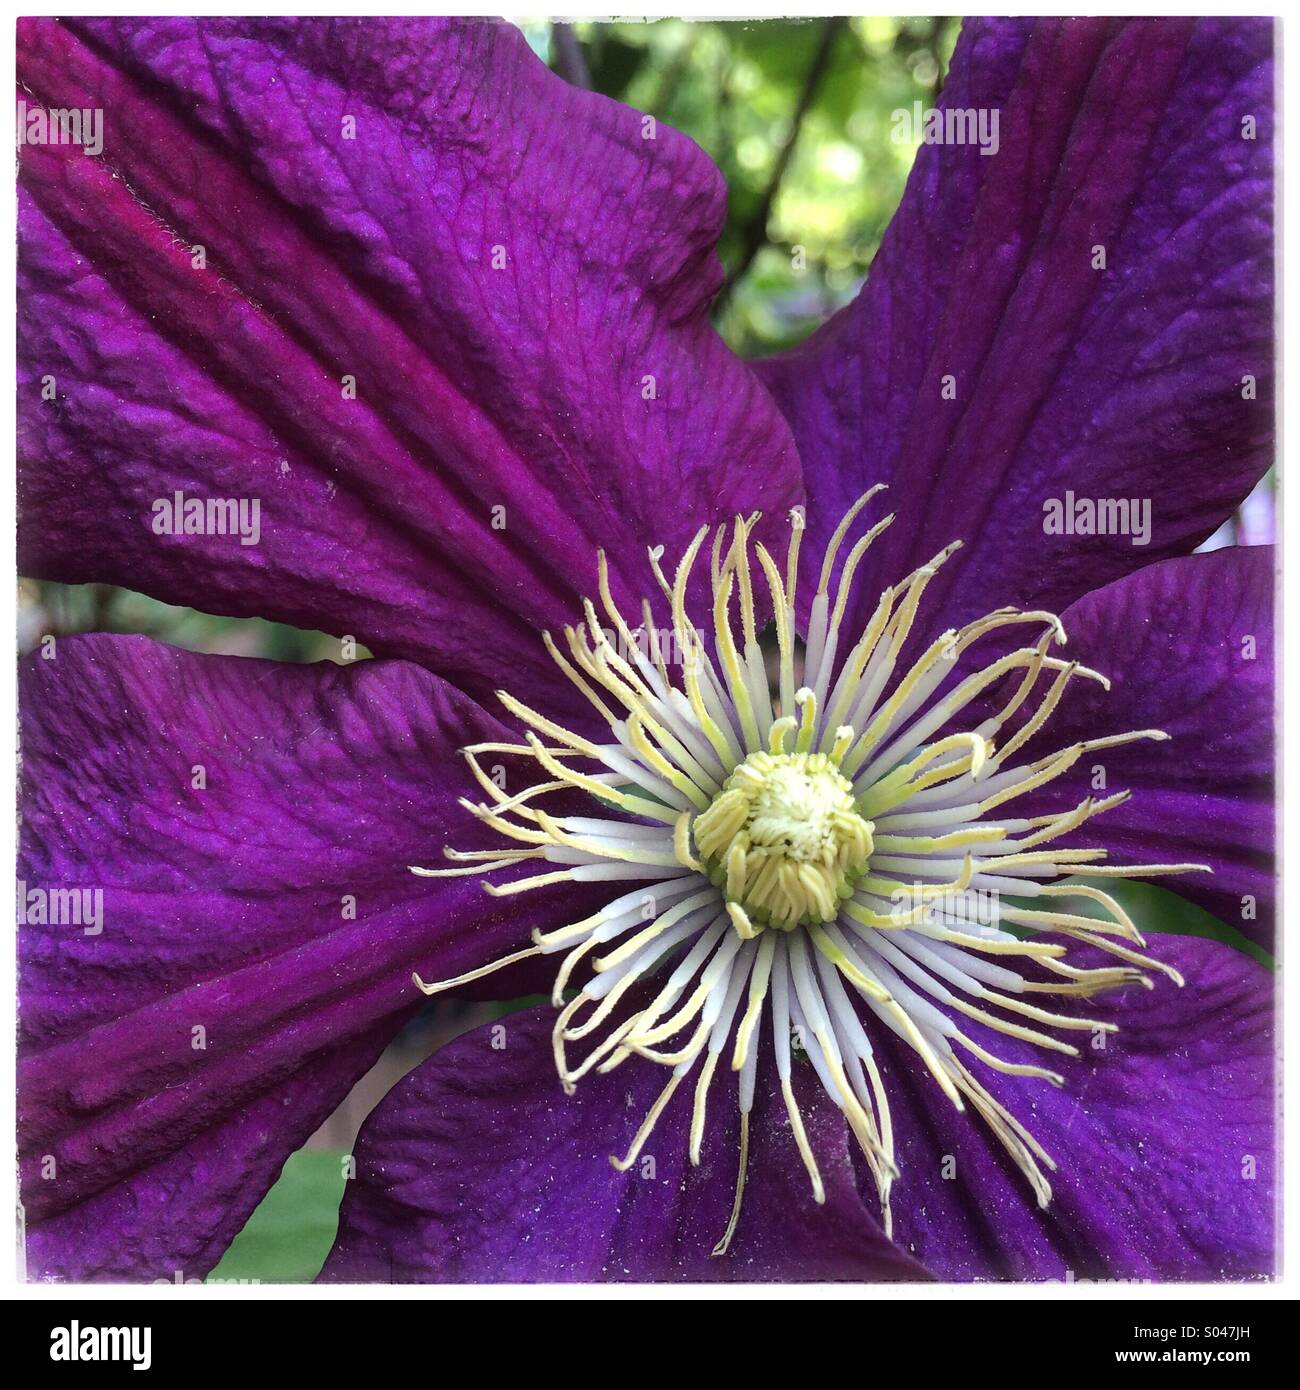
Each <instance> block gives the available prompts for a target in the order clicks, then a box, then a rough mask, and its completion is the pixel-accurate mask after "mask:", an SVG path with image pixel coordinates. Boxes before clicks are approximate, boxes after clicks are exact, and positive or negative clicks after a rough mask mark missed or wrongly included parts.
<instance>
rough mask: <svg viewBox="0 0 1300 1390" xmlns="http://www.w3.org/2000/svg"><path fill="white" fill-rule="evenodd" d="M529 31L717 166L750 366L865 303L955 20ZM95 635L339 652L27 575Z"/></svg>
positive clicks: (285, 1223)
mask: <svg viewBox="0 0 1300 1390" xmlns="http://www.w3.org/2000/svg"><path fill="white" fill-rule="evenodd" d="M521 27H522V28H523V30H524V33H525V35H526V37H527V39H528V42H529V44H530V45H531V46H532V48H533V49H534V51H535V52H536V53H537V54H538V56H539V57H540V58H541V59H542V60H543V61H544V62H546V63H548V64H549V65H550V66H551V67H552V68H553V69H554V70H555V71H556V72H558V73H560V74H561V75H562V76H563V77H564V78H565V79H566V80H568V81H569V82H572V83H574V84H576V85H580V86H584V87H588V88H592V89H594V90H596V91H598V92H602V93H604V94H605V95H607V96H611V97H614V98H616V99H617V100H619V101H623V102H626V103H627V104H628V105H630V106H633V107H635V108H637V109H638V110H640V111H643V112H647V113H649V114H651V115H653V116H655V117H656V119H657V120H659V121H663V122H665V123H667V124H669V125H671V126H674V127H676V128H677V129H678V130H682V131H684V132H686V134H688V135H690V136H691V137H692V138H693V139H694V140H695V141H696V142H697V143H698V144H700V145H701V146H703V148H704V149H705V150H706V151H707V152H708V153H709V154H710V155H711V156H712V157H713V159H714V161H715V162H716V163H717V164H718V166H719V168H720V169H721V171H722V173H723V176H724V177H725V179H726V183H727V187H728V190H729V207H728V216H727V223H726V228H725V230H724V232H723V236H722V241H721V245H720V248H719V250H720V255H721V258H722V262H723V266H724V269H725V272H726V283H725V285H724V287H723V289H722V291H721V293H720V294H719V296H718V298H717V301H716V303H715V306H714V311H713V312H714V319H715V322H716V324H717V327H718V330H719V332H720V333H721V334H722V336H723V337H724V338H725V339H726V340H727V342H728V343H730V344H731V346H732V347H733V348H734V349H735V350H736V351H737V352H738V353H740V354H741V355H742V356H746V357H749V356H758V355H762V354H766V353H770V352H774V351H778V350H780V349H782V348H785V347H788V346H790V345H791V344H793V343H797V342H799V341H800V340H801V339H803V338H804V337H806V336H807V334H808V333H809V332H811V331H812V330H813V329H814V328H815V327H817V326H818V325H819V324H820V323H822V322H823V321H824V320H825V319H826V318H827V317H828V316H829V315H830V314H831V313H833V312H834V311H835V310H836V309H838V308H840V307H841V306H842V305H844V304H847V303H848V302H849V301H850V300H851V299H852V298H853V296H854V295H855V294H856V293H857V290H858V288H859V287H860V285H861V283H862V281H863V278H864V277H865V275H866V272H867V269H868V267H869V266H870V264H871V260H872V257H873V256H874V255H875V252H876V248H877V247H878V246H879V244H880V238H881V236H882V235H883V233H884V231H885V228H886V227H887V226H888V223H889V219H890V217H891V216H892V214H893V212H894V209H895V208H896V207H897V205H898V201H899V199H900V198H901V196H902V192H903V186H904V183H905V182H906V179H907V174H908V171H909V170H910V168H911V165H912V160H913V158H914V156H915V152H916V151H915V147H914V146H912V145H908V144H899V143H896V142H895V141H893V140H892V139H891V138H890V128H891V123H890V113H891V112H892V111H894V110H896V109H898V108H900V107H910V106H911V104H912V103H913V102H915V101H921V102H923V103H924V104H926V105H929V104H931V103H932V102H933V101H934V100H935V98H936V97H937V95H938V93H939V91H940V89H941V87H942V84H943V79H944V77H945V75H946V73H947V67H948V62H949V59H950V57H951V55H952V50H953V46H954V44H955V43H956V39H957V33H958V29H959V27H960V20H958V19H952V18H926V17H915V16H914V17H909V18H902V19H889V18H854V19H830V20H811V21H784V20H767V21H763V22H761V23H722V22H708V23H686V22H683V21H680V20H661V21H657V22H655V23H650V24H634V23H612V24H605V23H594V22H583V21H578V22H576V23H574V24H571V25H570V24H561V23H555V22H551V21H547V20H537V21H533V22H528V23H525V24H523V25H522V26H521ZM796 247H799V248H802V255H801V256H800V257H796V255H795V248H796ZM797 262H801V263H802V268H800V269H796V263H797ZM1273 515H1274V514H1273V483H1272V475H1270V477H1269V479H1267V480H1266V481H1265V483H1264V484H1261V487H1260V488H1259V489H1258V490H1257V491H1256V493H1255V494H1254V496H1252V498H1251V499H1250V500H1249V502H1248V503H1247V504H1246V506H1244V507H1243V508H1242V511H1241V513H1240V514H1239V515H1238V516H1237V517H1235V518H1233V519H1232V520H1231V521H1229V522H1228V523H1227V524H1226V525H1225V526H1224V527H1223V528H1222V530H1221V531H1220V532H1219V533H1218V535H1216V536H1215V537H1214V538H1212V540H1211V541H1209V542H1207V544H1206V547H1205V548H1211V547H1213V546H1216V545H1221V544H1234V543H1244V544H1260V543H1263V542H1266V541H1269V540H1272V538H1273ZM86 631H108V632H143V633H147V634H148V635H150V636H152V637H154V638H156V639H157V640H159V641H163V642H169V643H172V644H174V645H177V646H182V647H188V648H191V649H192V650H195V651H205V652H221V653H227V654H232V655H240V656H261V657H270V658H273V659H275V660H279V661H320V660H334V659H337V657H338V654H339V644H338V642H337V640H336V639H332V638H329V637H326V636H325V635H324V634H323V633H318V632H302V631H299V630H297V629H293V628H287V627H283V626H281V625H278V624H274V623H267V622H262V621H259V620H255V619H235V618H223V617H217V616H213V615H210V614H204V613H198V612H195V611H194V610H192V609H180V608H173V607H170V606H168V605H166V604H161V603H158V602H156V601H155V600H153V599H150V598H147V597H145V596H144V595H142V594H137V593H133V592H130V591H128V590H124V589H116V588H113V587H110V586H107V585H77V586H67V585H59V584H51V583H47V582H44V581H35V580H21V581H20V584H19V620H18V637H19V645H20V647H21V648H22V649H23V650H30V649H31V648H32V647H34V646H35V645H36V644H37V643H38V642H39V640H40V639H41V637H42V636H44V635H46V634H54V635H56V636H62V635H70V634H73V633H77V632H86ZM517 1002H518V1001H515V1003H512V1004H508V1005H500V1006H492V1005H466V1004H457V1003H455V1002H454V1001H445V1000H435V1001H431V1002H430V1004H429V1005H428V1006H426V1008H425V1010H424V1011H423V1012H422V1013H421V1015H420V1017H419V1018H418V1019H417V1020H416V1022H415V1023H414V1024H413V1025H412V1026H411V1027H410V1028H408V1029H407V1031H406V1032H405V1033H404V1034H403V1036H402V1037H401V1038H400V1039H399V1040H398V1042H397V1043H395V1044H394V1046H393V1047H392V1048H390V1049H389V1051H388V1053H386V1054H385V1056H384V1058H383V1059H382V1060H381V1062H380V1063H379V1064H378V1065H377V1066H376V1067H375V1069H374V1070H373V1071H372V1072H371V1073H370V1074H369V1075H368V1076H367V1077H365V1078H364V1079H363V1080H362V1081H361V1082H360V1083H358V1085H357V1087H356V1088H355V1089H354V1091H353V1093H352V1095H351V1096H349V1098H348V1099H347V1101H346V1102H345V1103H344V1104H343V1105H342V1106H341V1107H340V1108H339V1110H338V1111H337V1112H336V1114H335V1115H334V1116H333V1117H331V1119H330V1120H329V1121H328V1122H327V1123H326V1124H325V1125H324V1126H323V1127H322V1128H321V1130H320V1131H319V1132H318V1133H317V1134H316V1135H315V1136H314V1137H313V1139H312V1140H311V1142H310V1143H309V1144H308V1146H307V1147H306V1148H305V1149H304V1150H302V1151H300V1152H299V1153H298V1154H296V1155H295V1156H294V1157H293V1158H292V1159H291V1160H290V1161H289V1163H288V1164H287V1165H286V1167H285V1172H284V1175H283V1177H282V1178H281V1180H280V1182H279V1183H278V1184H277V1185H276V1187H275V1188H273V1189H272V1191H271V1193H270V1194H269V1195H268V1196H267V1198H266V1200H265V1201H264V1202H263V1203H262V1205H261V1207H259V1209H258V1210H257V1212H256V1213H255V1214H254V1216H253V1217H252V1219H251V1220H250V1221H249V1223H248V1225H247V1226H246V1227H245V1229H244V1231H243V1232H242V1233H241V1234H240V1236H239V1237H237V1239H236V1241H235V1243H234V1245H233V1246H232V1247H231V1249H230V1251H229V1252H228V1254H227V1255H226V1257H225V1259H223V1261H222V1262H221V1264H220V1265H219V1266H218V1268H217V1269H216V1270H215V1271H214V1273H213V1275H212V1276H211V1277H212V1278H213V1279H255V1280H261V1281H263V1282H272V1281H298V1280H309V1279H311V1278H312V1277H313V1276H314V1275H315V1274H316V1272H317V1271H318V1270H319V1268H320V1265H321V1262H322V1261H323V1259H324V1257H325V1254H326V1253H327V1251H328V1249H329V1246H330V1244H331V1242H332V1240H333V1236H334V1229H335V1224H336V1215H337V1210H338V1202H339V1199H340V1197H341V1195H342V1192H343V1185H344V1166H345V1162H346V1156H347V1154H348V1152H349V1150H350V1148H351V1146H352V1143H353V1140H354V1139H355V1137H356V1131H357V1128H358V1127H359V1125H360V1123H361V1121H362V1120H363V1119H364V1117H365V1115H366V1114H367V1113H368V1112H369V1110H370V1109H371V1108H372V1107H373V1105H374V1104H375V1103H376V1102H377V1101H378V1100H379V1099H380V1097H382V1095H383V1094H384V1093H385V1091H387V1090H388V1088H389V1087H390V1086H391V1085H393V1084H394V1082H396V1081H397V1080H398V1079H400V1077H401V1076H402V1075H404V1074H405V1073H406V1072H407V1071H408V1070H409V1069H410V1068H411V1067H412V1066H414V1065H416V1064H417V1063H418V1062H420V1061H422V1060H423V1059H424V1057H426V1056H427V1055H428V1054H429V1053H430V1052H431V1051H433V1050H434V1049H435V1048H436V1047H438V1046H440V1045H441V1044H443V1043H444V1042H446V1041H448V1040H450V1039H451V1038H453V1037H455V1036H456V1035H457V1034H458V1033H460V1032H463V1031H465V1030H466V1029H468V1028H472V1027H476V1026H478V1025H479V1024H480V1023H483V1022H485V1021H489V1020H490V1019H492V1018H494V1017H497V1016H499V1015H500V1014H502V1013H504V1012H507V1011H508V1010H509V1009H510V1008H512V1007H515V1004H516V1003H517Z"/></svg>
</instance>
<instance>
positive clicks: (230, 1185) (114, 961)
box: [19, 636, 590, 1279]
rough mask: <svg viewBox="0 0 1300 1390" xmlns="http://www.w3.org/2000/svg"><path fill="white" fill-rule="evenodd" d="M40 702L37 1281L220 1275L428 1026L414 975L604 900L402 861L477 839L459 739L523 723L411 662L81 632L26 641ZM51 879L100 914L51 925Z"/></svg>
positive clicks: (31, 1102)
mask: <svg viewBox="0 0 1300 1390" xmlns="http://www.w3.org/2000/svg"><path fill="white" fill-rule="evenodd" d="M22 708H23V729H22V734H23V756H24V784H25V805H24V815H23V826H22V836H21V839H22V854H21V861H20V867H19V874H20V878H21V879H22V880H23V884H24V887H25V899H24V901H25V904H26V906H27V917H28V921H27V923H26V925H21V926H20V930H19V947H20V956H21V959H20V976H19V982H20V994H21V1022H22V1028H21V1039H20V1081H19V1126H20V1142H21V1150H22V1156H23V1200H24V1205H25V1209H26V1216H27V1222H28V1230H29V1247H28V1259H29V1269H30V1270H31V1272H32V1273H33V1274H35V1275H38V1276H40V1277H53V1278H65V1279H83V1278H99V1279H103V1278H125V1279H151V1278H170V1277H172V1276H173V1274H174V1273H175V1271H176V1270H177V1269H180V1270H181V1271H183V1273H185V1274H186V1275H193V1274H199V1275H201V1274H203V1273H204V1272H206V1270H207V1269H208V1268H210V1267H211V1266H212V1265H213V1264H214V1263H215V1262H216V1261H217V1259H218V1258H219V1257H220V1255H221V1252H222V1250H223V1249H224V1248H225V1246H226V1244H228V1242H229V1241H230V1239H231V1237H232V1236H233V1235H234V1234H235V1232H236V1231H237V1230H238V1229H239V1227H240V1225H241V1224H242V1222H243V1220H244V1219H245V1218H246V1217H247V1215H248V1213H249V1211H251V1209H252V1207H253V1206H254V1205H255V1204H256V1203H257V1201H258V1200H259V1199H260V1198H261V1196H262V1194H263V1193H264V1192H265V1190H266V1189H267V1187H269V1185H270V1184H271V1183H272V1182H273V1181H274V1179H275V1177H276V1174H277V1173H278V1171H279V1168H280V1165H281V1164H282V1163H283V1161H284V1159H285V1158H286V1157H287V1155H288V1154H289V1153H291V1152H292V1151H293V1150H294V1149H295V1148H296V1147H297V1146H298V1145H299V1144H300V1143H301V1142H302V1141H303V1140H304V1139H305V1138H306V1137H307V1136H308V1135H309V1134H310V1133H311V1131H312V1130H313V1129H314V1128H315V1127H316V1125H317V1124H318V1123H319V1122H320V1120H321V1119H322V1118H323V1117H324V1116H325V1115H327V1114H328V1113H329V1111H330V1110H331V1109H332V1108H333V1107H334V1106H335V1105H336V1104H337V1103H338V1101H339V1100H341V1099H342V1097H343V1096H344V1095H345V1094H346V1093H347V1090H348V1088H349V1087H350V1086H351V1084H352V1083H353V1082H354V1081H355V1080H356V1079H357V1077H358V1076H359V1075H360V1074H361V1073H362V1072H364V1071H365V1070H366V1068H367V1067H368V1066H369V1065H370V1063H371V1062H372V1061H373V1060H374V1057H375V1056H376V1054H377V1052H378V1051H379V1049H380V1048H381V1047H382V1046H383V1044H384V1043H385V1042H386V1041H387V1040H388V1039H389V1038H390V1037H391V1036H392V1035H393V1034H394V1033H395V1032H396V1031H397V1029H398V1028H399V1027H400V1026H401V1024H402V1023H403V1022H404V1021H405V1020H406V1018H408V1017H409V1015H410V1011H411V1009H412V1008H413V1007H414V1005H415V1004H416V1003H417V1001H418V1000H419V999H420V995H419V994H418V992H417V991H416V990H415V989H414V987H413V985H412V982H411V973H412V971H413V970H419V971H421V972H422V973H423V974H425V976H426V977H427V978H433V979H438V978H446V977H449V976H452V975H455V974H458V973H460V972H461V971H464V970H467V969H470V968H472V967H474V966H477V965H479V964H481V963H483V962H484V961H486V960H490V959H492V958H493V957H494V956H497V955H499V954H502V953H503V952H505V951H508V950H513V949H515V948H516V947H517V946H518V945H519V944H521V940H523V941H526V938H527V935H528V932H529V930H530V928H532V927H533V926H538V925H540V926H553V925H557V924H558V922H559V921H561V920H563V918H562V916H561V914H562V913H563V912H564V910H565V907H566V906H567V907H569V908H571V909H577V910H578V911H579V914H580V913H581V912H582V911H588V910H590V905H589V904H588V903H587V902H586V900H585V899H584V898H582V897H580V896H575V895H572V894H570V895H567V898H566V896H565V895H563V894H561V896H560V898H559V899H558V900H557V898H556V897H555V896H553V895H549V896H548V895H545V894H536V895H533V896H532V897H528V898H524V899H505V900H498V899H494V898H491V897H489V896H487V895H486V894H485V893H484V892H483V890H482V887H481V885H480V883H479V882H478V880H477V879H469V878H455V879H448V880H443V881H440V882H436V881H430V880H428V879H420V878H417V877H415V876H414V875H413V874H411V873H410V872H408V869H407V866H408V865H409V864H421V863H423V864H440V863H443V862H444V861H443V860H442V858H441V847H442V845H443V844H444V843H445V842H447V841H448V840H450V841H451V842H452V843H453V844H460V845H463V846H466V847H470V848H474V847H479V846H482V845H483V844H485V839H484V837H483V834H482V832H481V831H479V830H478V828H477V827H476V825H475V824H474V822H473V821H472V820H471V818H470V817H469V816H468V815H467V814H466V813H464V812H463V811H462V810H461V809H460V808H459V807H458V806H457V805H456V797H457V796H459V795H465V794H468V793H469V792H470V790H471V783H470V779H469V775H468V771H467V769H466V767H465V764H464V763H463V761H462V760H461V759H460V758H459V757H458V756H457V749H458V748H459V747H460V746H461V745H462V744H464V743H466V742H468V741H474V740H478V739H482V738H484V737H487V738H496V737H500V736H501V734H502V732H503V730H502V727H501V726H500V725H498V724H497V722H496V721H495V720H493V719H491V718H490V717H489V716H488V715H486V714H485V713H484V712H483V711H482V710H480V709H479V708H478V707H477V706H476V705H474V704H473V703H472V702H471V701H470V700H469V699H467V698H466V697H465V696H462V695H460V694H458V693H457V692H455V691H453V690H452V689H451V688H450V687H448V686H446V685H444V684H443V683H442V682H440V681H439V680H437V678H436V677H434V676H432V675H430V674H429V673H428V672H426V671H424V670H422V669H421V668H419V667H416V666H413V665H408V664H405V663H399V662H391V663H390V662H365V663H361V664H359V665H357V666H355V667H352V668H340V667H336V666H333V665H329V664H324V665H320V666H280V665H276V664H274V663H271V662H262V661H250V660H243V659H238V658H228V657H201V656H195V655H193V654H190V653H186V652H180V651H176V650H174V649H172V648H168V647H164V646H161V645H159V644H157V643H153V642H150V641H148V640H147V639H145V638H141V637H132V638H119V637H102V636H95V637H82V638H71V639H67V640H60V641H59V643H58V646H57V654H56V655H55V656H54V658H53V659H51V660H42V659H41V658H40V657H33V658H31V659H29V661H28V662H27V664H26V666H25V668H24V672H23V704H22ZM200 782H201V783H203V785H202V786H201V787H200V786H198V785H196V784H197V783H200ZM511 872H518V871H517V870H516V871H511ZM58 889H63V890H76V889H85V890H88V891H89V892H90V893H91V894H92V896H91V897H90V898H79V899H78V900H77V901H78V902H79V903H80V904H84V905H85V906H86V907H87V908H89V909H90V910H89V911H83V913H82V915H81V917H80V918H79V919H78V918H74V917H72V915H71V914H70V913H69V912H68V911H64V912H62V914H61V923H60V924H56V925H46V921H47V919H48V918H49V916H51V915H52V914H50V913H48V912H41V911H39V908H40V906H41V905H42V904H43V903H51V902H54V901H56V900H55V899H52V898H51V897H50V894H51V892H52V891H53V890H58ZM95 893H102V912H100V913H95V912H94V909H93V904H94V897H93V894H95ZM33 894H35V897H33ZM543 898H545V899H546V900H545V901H542V899H543ZM67 901H69V900H66V899H65V902H67ZM95 917H98V926H99V930H97V931H96V930H95V929H94V927H95V925H96V923H95V922H94V921H93V920H92V919H93V918H95ZM78 922H79V923H80V924H78Z"/></svg>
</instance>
